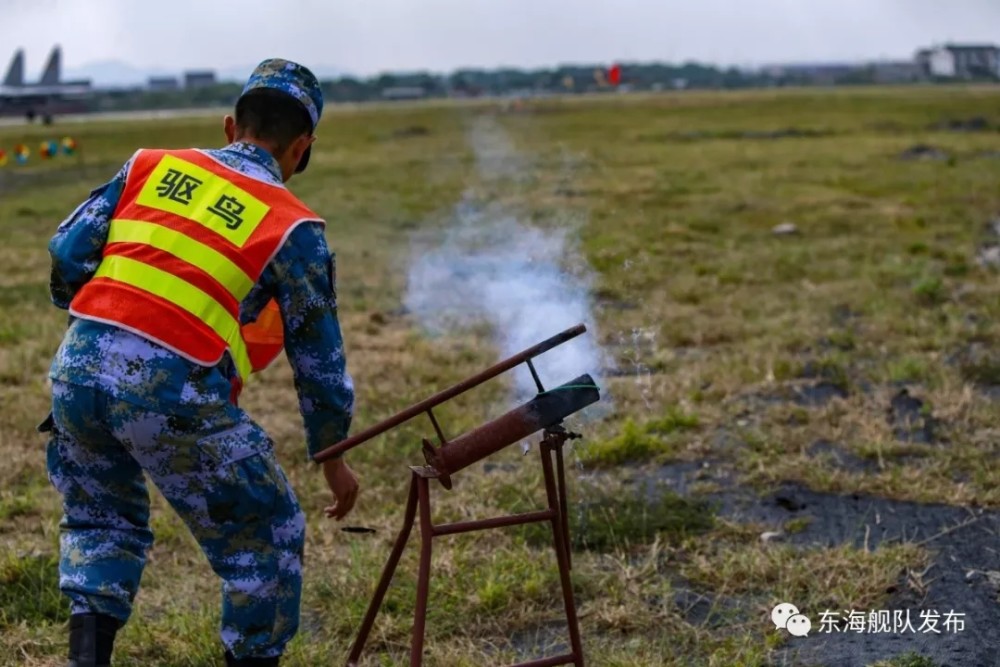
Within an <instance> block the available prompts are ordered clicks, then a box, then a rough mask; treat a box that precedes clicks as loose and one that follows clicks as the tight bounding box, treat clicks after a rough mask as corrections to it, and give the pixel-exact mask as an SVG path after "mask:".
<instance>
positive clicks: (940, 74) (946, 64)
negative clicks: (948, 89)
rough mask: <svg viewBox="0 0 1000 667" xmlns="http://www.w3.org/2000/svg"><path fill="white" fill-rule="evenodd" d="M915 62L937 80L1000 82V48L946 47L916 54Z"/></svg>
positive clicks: (957, 45)
mask: <svg viewBox="0 0 1000 667" xmlns="http://www.w3.org/2000/svg"><path fill="white" fill-rule="evenodd" d="M917 62H919V63H922V64H924V66H925V67H926V69H927V73H928V74H929V75H930V76H932V77H935V78H940V79H983V78H989V79H997V78H1000V47H997V46H994V45H992V44H978V45H960V44H945V45H944V46H939V47H936V48H933V49H927V50H925V51H918V52H917Z"/></svg>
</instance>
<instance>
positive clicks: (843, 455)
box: [806, 440, 878, 473]
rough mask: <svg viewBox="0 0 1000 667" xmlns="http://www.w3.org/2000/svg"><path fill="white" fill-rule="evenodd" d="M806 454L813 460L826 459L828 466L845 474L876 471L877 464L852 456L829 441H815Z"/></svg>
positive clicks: (855, 455) (852, 454)
mask: <svg viewBox="0 0 1000 667" xmlns="http://www.w3.org/2000/svg"><path fill="white" fill-rule="evenodd" d="M806 453H808V454H809V456H811V457H813V458H826V459H828V460H829V463H830V465H832V466H833V467H835V468H838V469H840V470H843V471H845V472H853V473H865V472H875V471H877V470H878V463H877V462H875V461H874V460H872V459H865V458H862V457H860V456H858V455H857V454H854V453H852V452H850V451H848V450H846V449H844V448H843V447H841V446H840V445H838V444H836V443H834V442H830V441H829V440H817V441H816V442H814V443H813V444H811V445H809V447H808V449H806Z"/></svg>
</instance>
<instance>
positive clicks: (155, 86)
mask: <svg viewBox="0 0 1000 667" xmlns="http://www.w3.org/2000/svg"><path fill="white" fill-rule="evenodd" d="M146 87H147V88H149V90H151V91H154V92H163V91H169V90H179V89H180V87H181V84H180V81H178V80H177V77H175V76H154V77H150V79H149V81H148V82H147V84H146Z"/></svg>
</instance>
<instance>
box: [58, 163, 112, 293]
mask: <svg viewBox="0 0 1000 667" xmlns="http://www.w3.org/2000/svg"><path fill="white" fill-rule="evenodd" d="M131 164H132V161H131V160H129V161H128V162H126V163H125V166H123V167H122V168H121V170H120V171H119V172H118V173H117V174H116V175H115V177H114V178H112V179H111V180H110V181H109V182H107V183H105V184H104V185H102V186H101V187H99V188H97V189H96V190H94V191H93V192H91V193H90V197H88V198H87V200H86V201H85V202H83V203H82V204H80V205H79V206H78V207H77V208H76V210H75V211H73V212H72V213H71V214H70V215H69V217H67V218H66V219H65V220H64V221H63V222H62V223H61V224H60V225H59V227H58V229H56V233H55V235H54V236H53V237H52V239H51V240H50V241H49V255H50V256H51V258H52V273H51V275H50V278H49V294H50V295H51V298H52V303H54V304H55V305H56V306H58V307H59V308H62V309H64V310H65V309H67V308H69V303H70V301H72V300H73V297H74V296H75V295H76V293H77V291H78V290H79V289H80V288H81V287H83V285H84V284H85V283H86V282H87V281H88V280H90V278H91V276H93V275H94V272H95V271H97V266H98V265H99V264H100V263H101V251H102V250H103V248H104V243H105V241H107V238H108V229H109V228H110V226H111V216H112V214H113V213H114V212H115V208H116V207H117V206H118V200H119V199H120V198H121V195H122V190H124V188H125V178H126V177H127V176H128V170H129V167H130V166H131Z"/></svg>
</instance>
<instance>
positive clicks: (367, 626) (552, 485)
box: [347, 424, 583, 667]
mask: <svg viewBox="0 0 1000 667" xmlns="http://www.w3.org/2000/svg"><path fill="white" fill-rule="evenodd" d="M578 437H580V436H579V435H577V434H575V433H570V432H568V431H566V429H565V428H563V427H562V425H561V424H556V425H553V426H550V427H548V428H546V429H545V431H544V438H543V439H542V441H541V443H540V446H539V451H540V453H541V459H542V471H543V474H544V476H545V494H546V497H547V501H548V509H545V510H537V511H534V512H526V513H523V514H511V515H507V516H500V517H495V518H491V519H480V520H476V521H459V522H455V523H443V524H435V523H433V521H432V520H431V499H430V480H431V479H435V478H438V477H440V476H441V474H440V473H439V472H438V471H437V470H435V469H434V468H433V467H431V466H411V467H410V470H411V471H412V475H411V477H410V492H409V498H408V499H407V502H406V511H405V516H404V519H403V527H402V529H401V530H400V531H399V536H398V537H397V538H396V543H395V545H394V546H393V548H392V553H391V554H390V556H389V560H388V561H387V562H386V564H385V569H384V570H383V571H382V578H381V579H380V580H379V583H378V587H377V588H376V590H375V595H374V596H373V597H372V600H371V602H370V603H369V605H368V611H367V612H366V613H365V618H364V621H362V624H361V628H360V630H359V631H358V636H357V638H356V639H355V640H354V645H353V646H352V647H351V653H350V655H349V657H348V659H347V667H356V666H357V664H358V660H359V659H360V658H361V653H362V651H363V650H364V646H365V642H366V641H367V640H368V635H369V634H370V633H371V629H372V626H373V625H374V623H375V616H376V615H377V614H378V610H379V609H380V608H381V606H382V601H383V599H384V598H385V594H386V591H388V589H389V584H390V583H391V582H392V577H393V575H394V574H395V572H396V566H397V565H399V559H400V557H401V556H402V555H403V549H404V548H405V547H406V543H407V540H408V539H409V537H410V532H411V530H412V528H413V522H414V519H415V518H416V515H417V513H418V512H419V514H420V568H419V572H418V576H417V604H416V609H415V610H414V618H413V637H412V641H411V644H410V665H411V667H420V666H421V665H422V664H423V653H424V628H425V623H426V618H427V599H428V594H429V591H430V576H431V543H432V541H433V539H434V538H435V537H440V536H442V535H454V534H457V533H467V532H471V531H476V530H488V529H491V528H502V527H505V526H516V525H521V524H526V523H538V522H543V521H548V522H549V523H550V524H551V526H552V537H553V545H554V547H555V551H556V560H557V562H558V565H559V579H560V583H561V586H562V593H563V603H564V606H565V610H566V621H567V624H568V626H569V639H570V647H571V648H572V652H571V653H567V654H564V655H559V656H555V657H551V658H539V659H536V660H531V661H528V662H522V663H518V664H517V665H514V666H512V667H549V666H550V665H575V666H576V667H583V647H582V644H581V642H580V628H579V625H578V623H577V618H576V604H575V602H574V600H573V585H572V582H571V581H570V570H571V569H572V563H571V561H570V558H571V557H570V542H569V524H568V514H567V503H566V472H565V465H564V463H563V445H564V444H565V443H566V441H567V440H571V439H575V438H578ZM553 456H554V458H555V470H553V464H552V460H553ZM449 487H450V483H449Z"/></svg>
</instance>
